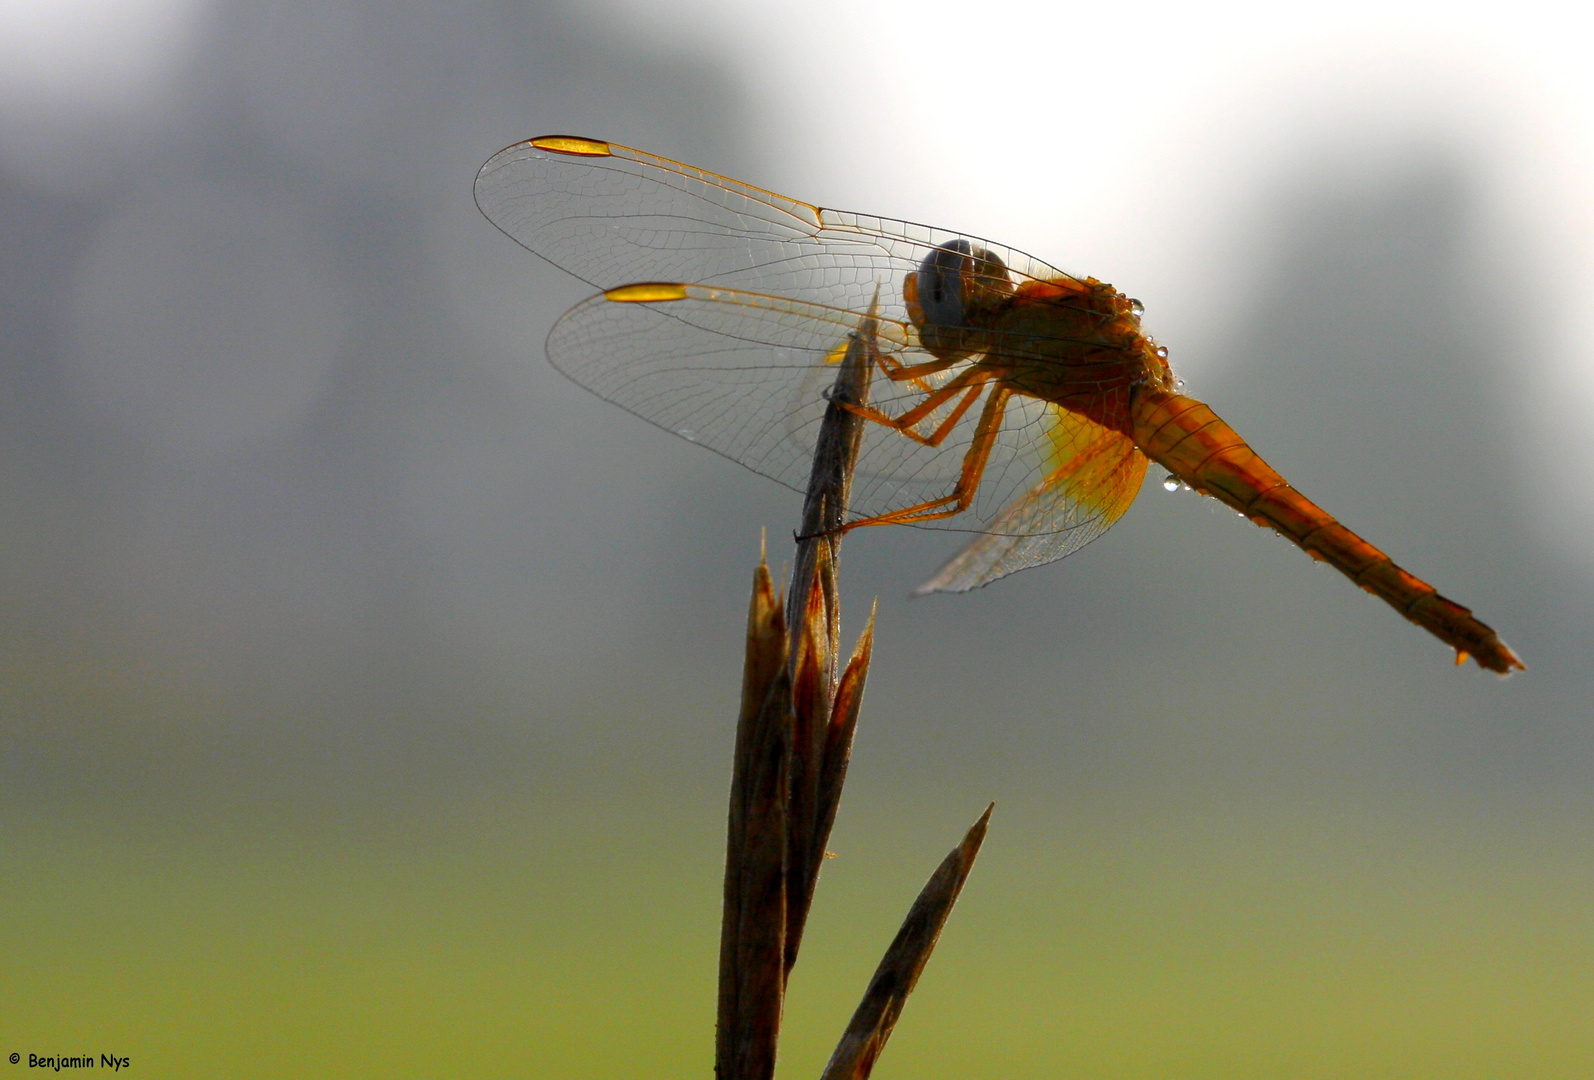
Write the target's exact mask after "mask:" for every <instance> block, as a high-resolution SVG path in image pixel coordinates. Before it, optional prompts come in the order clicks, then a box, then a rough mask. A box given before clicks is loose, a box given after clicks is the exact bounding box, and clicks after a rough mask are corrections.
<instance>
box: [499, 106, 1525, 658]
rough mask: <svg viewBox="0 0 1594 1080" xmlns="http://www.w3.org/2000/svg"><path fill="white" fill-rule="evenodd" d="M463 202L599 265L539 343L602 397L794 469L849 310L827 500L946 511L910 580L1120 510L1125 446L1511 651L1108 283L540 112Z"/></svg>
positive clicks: (702, 440)
mask: <svg viewBox="0 0 1594 1080" xmlns="http://www.w3.org/2000/svg"><path fill="white" fill-rule="evenodd" d="M475 194H476V204H477V206H479V207H480V208H481V211H482V213H483V214H484V215H485V216H486V217H487V219H488V220H489V221H490V222H492V223H493V224H494V225H496V226H497V227H498V228H499V229H500V230H502V231H503V232H504V233H506V234H507V235H508V236H510V237H511V238H512V239H514V240H515V241H516V242H518V243H519V244H521V245H522V246H523V247H525V248H527V249H528V250H530V251H531V252H533V253H534V254H536V255H538V256H541V257H542V258H543V259H546V260H547V261H548V262H550V263H552V264H553V265H555V266H557V267H559V268H561V269H562V270H565V271H567V272H569V273H571V274H573V275H575V276H576V277H578V278H580V279H581V280H583V281H585V282H587V283H588V284H590V285H592V286H593V287H594V288H597V289H599V290H601V291H600V292H599V293H598V294H597V295H595V296H592V297H591V298H589V299H587V300H585V301H583V302H582V303H580V304H577V305H576V306H575V307H574V308H572V309H571V310H570V311H568V312H566V313H565V314H564V315H563V316H561V317H560V319H559V320H558V322H556V323H555V324H554V326H553V328H552V330H551V331H550V332H549V334H548V340H547V352H548V359H549V360H550V361H551V362H552V364H553V366H554V367H555V368H556V369H558V370H559V371H560V372H562V373H563V374H565V375H566V376H568V377H569V378H571V379H572V380H574V381H575V382H576V383H578V384H579V385H581V386H583V387H585V388H586V389H588V390H590V391H592V392H593V393H595V394H597V395H598V396H599V397H601V398H604V399H606V400H608V401H610V402H613V403H614V404H616V405H619V406H620V407H621V408H623V409H626V410H628V411H630V412H632V413H635V414H636V415H638V416H640V417H642V418H643V419H645V420H648V421H650V422H652V423H654V424H657V425H659V426H660V427H663V428H665V429H666V430H668V431H672V432H674V433H676V434H678V435H680V436H682V437H684V438H686V439H688V440H690V441H692V442H695V443H697V444H698V445H700V446H704V447H706V448H708V449H710V450H713V451H715V452H717V453H719V454H722V455H724V456H725V457H727V458H730V459H731V460H733V461H736V462H739V463H740V464H742V465H744V466H746V467H748V468H750V469H752V470H753V471H754V472H757V473H760V474H762V475H764V476H767V477H770V478H772V479H774V480H776V481H779V482H780V483H783V484H785V485H787V486H789V487H792V488H794V489H795V490H797V491H803V490H805V489H806V485H807V481H808V478H809V471H810V466H811V455H812V453H813V446H814V439H815V435H816V432H817V429H818V426H819V424H820V422H821V420H822V419H823V417H824V414H825V410H826V408H827V406H828V405H829V404H830V394H829V392H828V391H829V387H830V385H831V383H832V382H833V381H834V378H835V374H836V371H837V370H838V364H839V363H840V362H841V361H842V359H843V357H845V356H846V355H847V354H848V345H849V343H850V342H853V341H856V340H857V339H858V335H859V334H860V333H861V332H867V333H868V335H869V338H870V340H869V343H868V344H869V346H870V347H869V350H868V354H869V356H870V360H869V363H870V365H871V367H872V369H873V370H872V372H871V376H872V384H871V390H870V393H869V397H868V399H867V400H866V401H865V402H863V403H849V404H847V405H846V407H847V408H848V409H850V410H851V411H853V412H855V413H857V414H858V415H859V416H861V417H862V418H863V419H864V420H866V421H867V422H866V423H864V424H862V425H861V426H862V428H863V439H862V444H861V447H860V450H859V453H858V473H857V476H856V477H855V479H854V482H853V488H852V501H851V504H850V506H849V509H848V517H847V519H846V521H845V523H844V525H843V526H842V528H843V529H844V530H850V529H854V528H858V527H862V526H870V525H887V524H901V525H912V526H919V527H924V528H952V529H963V530H966V531H969V532H971V533H973V534H974V535H973V537H972V538H971V540H970V541H969V542H968V543H967V544H966V545H965V546H964V547H963V548H962V549H961V550H960V551H959V552H958V553H957V554H955V555H954V556H953V557H952V558H951V560H950V561H949V562H947V564H946V565H945V566H943V567H942V568H941V570H940V571H939V572H938V573H936V574H935V576H934V577H932V578H931V579H930V580H929V581H928V582H926V583H925V584H924V585H923V586H921V588H920V589H919V591H920V592H962V591H966V590H969V589H972V588H975V587H977V586H981V585H984V584H987V583H988V582H991V581H994V580H996V579H997V578H1000V577H1004V576H1006V575H1008V574H1011V573H1013V572H1015V571H1017V570H1022V569H1025V568H1028V567H1033V566H1039V565H1041V564H1044V563H1049V562H1052V561H1054V560H1056V559H1060V558H1062V557H1064V556H1066V555H1069V554H1072V553H1073V552H1075V551H1078V550H1079V549H1080V548H1082V547H1084V546H1085V545H1086V544H1088V543H1090V542H1091V541H1092V540H1094V539H1096V538H1097V537H1098V536H1100V535H1101V534H1102V533H1104V532H1105V531H1106V530H1107V529H1108V528H1109V527H1110V526H1111V525H1112V524H1113V523H1114V522H1116V521H1117V520H1118V519H1119V518H1120V517H1122V516H1123V514H1124V512H1125V511H1126V510H1128V508H1129V505H1130V504H1131V503H1132V502H1133V501H1134V500H1135V497H1136V496H1137V495H1138V494H1139V492H1140V490H1141V487H1142V486H1143V481H1144V479H1145V476H1146V471H1147V466H1148V464H1149V463H1150V462H1156V463H1157V464H1158V465H1160V466H1162V467H1163V468H1164V469H1166V470H1167V471H1168V474H1169V476H1168V480H1167V481H1166V483H1167V484H1169V485H1171V486H1179V485H1183V486H1187V487H1189V488H1192V489H1194V490H1195V491H1198V492H1200V493H1202V494H1204V495H1208V496H1211V497H1213V498H1216V499H1218V500H1219V501H1221V502H1223V503H1225V504H1226V505H1228V506H1229V507H1231V508H1233V509H1234V510H1236V511H1238V512H1239V513H1240V514H1242V515H1244V516H1245V517H1247V518H1249V519H1251V520H1252V521H1254V522H1256V523H1257V524H1258V525H1262V526H1264V527H1266V528H1269V529H1272V530H1273V531H1275V532H1277V533H1279V534H1280V535H1281V536H1283V537H1285V538H1286V539H1287V540H1289V541H1290V542H1291V543H1293V544H1295V545H1296V546H1298V547H1299V548H1301V549H1302V550H1303V551H1305V552H1306V554H1307V555H1309V556H1311V557H1312V558H1313V559H1316V560H1318V561H1321V562H1326V563H1328V564H1329V565H1331V566H1333V567H1334V568H1335V569H1337V570H1339V571H1340V572H1341V573H1343V574H1345V576H1347V577H1349V578H1350V579H1351V580H1352V581H1353V582H1355V583H1356V584H1357V585H1359V586H1361V587H1362V588H1363V589H1364V590H1366V591H1367V592H1369V593H1372V594H1373V595H1374V596H1377V597H1380V598H1382V599H1383V600H1384V601H1386V602H1387V603H1388V604H1389V605H1390V606H1392V607H1393V608H1394V609H1395V610H1396V611H1398V612H1400V613H1401V614H1402V615H1404V616H1405V617H1406V618H1407V619H1408V620H1410V621H1411V622H1413V623H1415V624H1416V625H1418V626H1420V627H1422V628H1423V629H1425V630H1427V631H1428V632H1429V633H1431V634H1433V635H1434V636H1435V637H1437V638H1439V639H1440V640H1441V641H1443V642H1444V643H1445V644H1447V645H1449V646H1450V647H1451V648H1453V649H1454V650H1455V653H1456V663H1457V664H1458V665H1459V664H1462V663H1465V662H1466V660H1467V658H1468V657H1471V658H1473V659H1474V660H1476V662H1477V663H1478V665H1479V666H1480V667H1482V668H1485V669H1487V670H1490V671H1494V672H1498V673H1500V674H1502V675H1505V674H1509V673H1510V672H1511V671H1513V670H1522V669H1524V665H1523V663H1522V661H1521V659H1519V658H1518V657H1517V655H1516V653H1514V652H1513V651H1512V650H1511V648H1510V647H1509V646H1507V645H1506V644H1505V643H1504V642H1503V641H1501V640H1500V637H1499V635H1497V634H1496V633H1495V632H1494V631H1493V630H1492V629H1490V628H1489V627H1488V626H1486V625H1485V624H1484V623H1482V622H1481V621H1479V620H1478V619H1477V618H1475V617H1474V616H1473V614H1472V612H1471V611H1470V610H1469V609H1467V608H1465V607H1462V606H1461V605H1460V604H1457V603H1455V602H1454V601H1452V600H1449V599H1446V598H1445V597H1443V596H1441V595H1439V593H1438V591H1437V590H1436V589H1435V588H1434V587H1433V586H1432V585H1429V584H1428V583H1427V582H1424V581H1422V580H1420V579H1419V578H1417V577H1415V576H1413V575H1412V574H1409V573H1407V572H1406V571H1405V570H1403V569H1401V568H1400V567H1399V566H1397V565H1395V563H1394V562H1393V560H1391V559H1390V557H1389V556H1388V555H1386V554H1384V553H1383V552H1382V551H1380V550H1379V549H1378V548H1376V547H1374V546H1373V545H1372V544H1370V543H1368V542H1367V541H1365V540H1363V539H1362V538H1361V537H1359V536H1357V535H1356V534H1355V533H1353V532H1351V530H1350V529H1348V528H1346V527H1345V526H1344V525H1342V524H1341V523H1340V522H1339V521H1338V520H1337V519H1335V518H1334V517H1333V516H1331V515H1330V514H1328V513H1327V512H1326V511H1324V510H1322V509H1321V508H1319V507H1318V506H1317V505H1316V504H1314V503H1313V502H1311V501H1310V500H1308V499H1307V498H1306V497H1305V496H1304V495H1302V494H1301V493H1300V492H1298V491H1296V489H1295V488H1294V487H1292V486H1291V485H1290V484H1289V482H1288V481H1286V480H1285V479H1284V477H1282V476H1281V475H1279V473H1278V472H1276V471H1275V470H1274V469H1273V468H1272V467H1270V466H1269V465H1268V464H1267V463H1266V462H1265V461H1263V460H1262V458H1261V457H1260V456H1258V455H1257V453H1256V452H1255V451H1254V450H1252V449H1251V448H1250V446H1248V445H1247V444H1246V442H1245V441H1244V440H1243V439H1242V438H1241V437H1240V436H1239V434H1238V433H1237V432H1235V431H1234V429H1233V428H1231V427H1230V426H1229V425H1228V424H1227V423H1225V422H1224V421H1223V420H1222V419H1220V418H1219V417H1218V416H1217V414H1216V413H1214V412H1213V410H1212V409H1211V408H1210V407H1209V406H1208V405H1206V404H1205V403H1204V402H1202V401H1199V400H1197V399H1196V398H1194V397H1191V396H1190V395H1188V394H1185V393H1183V392H1182V385H1183V384H1182V383H1181V382H1180V381H1179V380H1178V379H1176V378H1175V377H1174V375H1173V373H1172V371H1171V370H1170V368H1169V366H1168V350H1167V349H1166V348H1165V347H1163V346H1161V345H1159V344H1158V343H1157V342H1156V340H1155V339H1154V338H1152V337H1151V336H1150V335H1148V334H1147V333H1146V332H1145V330H1144V328H1143V326H1142V315H1143V313H1144V308H1143V306H1142V305H1141V304H1140V302H1139V301H1138V300H1134V299H1132V298H1130V297H1128V296H1126V295H1125V294H1124V293H1122V292H1120V291H1118V290H1117V289H1115V288H1114V287H1113V286H1111V285H1108V284H1106V283H1104V282H1101V281H1097V280H1096V279H1095V278H1091V277H1078V276H1075V275H1073V274H1068V273H1065V272H1063V271H1061V270H1059V269H1057V268H1056V267H1053V266H1050V265H1048V264H1047V263H1044V262H1042V261H1041V260H1039V259H1037V258H1035V257H1033V256H1030V255H1027V254H1025V253H1024V252H1021V251H1018V250H1016V249H1014V248H1009V247H1005V246H1002V245H1000V244H996V243H993V242H990V241H987V240H983V239H979V238H977V237H972V236H967V235H964V234H961V233H956V232H952V231H949V230H945V229H939V228H933V227H929V226H925V225H918V224H914V223H912V222H906V221H897V220H894V219H891V218H885V217H878V216H874V215H869V214H859V213H851V212H847V211H840V210H831V209H826V208H822V207H819V206H815V205H812V204H810V203H805V202H800V201H798V200H796V199H791V198H788V197H786V196H784V195H777V194H775V193H774V192H770V191H766V190H763V189H762V188H758V187H754V186H752V185H750V184H744V183H741V182H739V181H736V180H732V179H729V178H728V177H724V176H720V175H717V174H715V173H712V172H708V171H705V170H702V169H696V168H693V167H691V166H688V165H683V164H681V163H679V162H675V161H671V160H669V159H667V158H662V157H657V156H655V155H652V154H648V153H644V152H642V151H640V150H633V149H630V148H628V147H624V146H620V145H618V144H614V143H609V142H604V141H602V140H598V139H589V138H582V137H576V136H564V135H558V136H544V137H540V138H535V139H530V140H527V141H525V142H521V143H517V144H515V145H514V146H510V147H507V148H505V149H504V150H502V151H500V152H499V153H497V154H495V155H494V156H493V157H492V158H491V159H490V160H489V161H488V162H487V163H486V164H485V165H484V166H482V169H481V172H480V173H479V174H478V175H477V178H476V185H475Z"/></svg>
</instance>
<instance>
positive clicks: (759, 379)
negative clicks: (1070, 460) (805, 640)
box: [548, 284, 1054, 531]
mask: <svg viewBox="0 0 1594 1080" xmlns="http://www.w3.org/2000/svg"><path fill="white" fill-rule="evenodd" d="M863 321H864V316H862V315H860V314H859V313H857V312H853V311H846V310H843V309H840V308H832V307H827V306H824V305H819V304H809V303H804V302H802V301H798V300H791V299H788V298H786V297H776V296H767V295H763V294H758V293H748V292H743V291H741V290H734V289H716V288H709V287H706V286H701V285H684V284H681V285H638V286H628V287H622V288H619V289H613V290H610V291H609V292H607V293H601V294H599V295H597V296H594V297H592V298H591V299H589V300H586V301H584V302H582V303H581V304H578V305H577V306H576V307H574V308H572V309H571V310H570V311H569V312H567V313H566V314H565V315H564V316H563V317H562V318H561V319H560V320H559V321H558V322H557V323H556V324H555V325H554V328H553V330H552V331H551V332H550V333H549V335H548V357H549V359H550V360H551V361H552V362H553V365H554V367H556V368H558V369H559V370H560V371H561V372H563V373H564V374H566V375H568V376H569V377H570V378H571V379H573V380H574V381H576V382H577V383H579V384H581V385H582V386H584V387H586V388H587V389H589V390H591V391H592V392H594V393H596V394H597V395H599V396H600V397H602V398H604V399H606V400H608V401H612V402H614V403H615V404H616V405H619V406H621V407H622V408H625V409H627V410H629V411H630V412H633V413H635V414H637V415H638V416H641V417H642V418H643V419H646V420H648V421H650V422H652V423H654V424H657V425H659V426H660V427H662V428H665V429H666V430H669V431H672V432H674V433H676V434H677V435H680V436H682V437H683V438H686V439H689V440H691V441H692V442H695V443H698V444H699V445H702V446H706V447H708V448H709V449H711V450H714V451H716V452H717V453H720V454H723V455H725V456H726V457H729V458H731V459H732V460H735V461H737V462H740V463H741V464H743V465H745V466H747V467H748V468H750V469H752V470H753V471H755V472H758V473H761V474H763V475H764V476H768V477H770V478H772V479H774V480H778V481H779V482H781V483H783V484H786V485H787V486H789V487H792V488H794V489H796V490H798V491H801V490H804V488H805V487H806V484H807V481H808V474H809V470H810V468H811V465H812V457H813V452H814V442H815V439H816V437H817V433H818V426H819V422H820V420H821V419H822V418H823V416H824V413H825V407H826V405H827V400H826V397H825V391H826V390H827V388H828V387H829V385H830V384H831V383H832V382H833V381H834V379H835V374H836V371H837V367H836V365H837V363H838V362H839V361H840V359H841V358H842V356H843V355H844V354H845V351H846V345H847V342H848V340H849V335H850V334H852V333H854V332H855V331H857V330H858V328H859V327H860V325H861V324H862V323H863ZM876 345H877V348H878V350H879V352H880V354H881V356H882V357H883V358H884V363H885V364H886V365H890V364H892V363H896V364H901V365H910V366H911V365H914V364H920V363H925V362H927V361H928V360H929V359H930V357H929V356H928V355H927V354H926V353H924V352H923V351H922V350H920V349H919V348H918V347H917V346H916V338H915V336H914V334H913V333H912V331H911V329H910V328H909V327H908V326H906V325H905V324H903V323H901V322H898V321H894V320H890V319H881V320H879V322H878V330H877V341H876ZM971 363H973V361H967V362H965V363H964V364H961V365H958V366H955V367H953V368H950V369H947V370H945V371H942V372H940V373H937V374H936V375H933V376H930V377H928V378H925V379H922V380H916V381H911V382H910V381H896V380H892V379H891V378H890V377H889V376H888V375H886V374H884V373H883V372H882V371H881V370H879V369H877V370H876V371H875V373H874V378H873V380H872V385H871V387H870V399H869V404H870V405H872V406H873V407H874V408H876V409H879V410H880V411H881V412H883V413H885V414H887V415H892V416H896V415H901V414H902V413H904V412H906V411H907V410H908V409H910V408H912V407H914V406H915V405H918V404H919V403H920V402H921V401H923V400H924V398H925V396H926V394H928V393H932V392H934V391H935V390H936V389H937V388H939V387H941V386H943V385H945V384H946V383H947V382H948V381H949V380H951V379H954V378H956V377H957V376H958V375H959V374H960V373H962V372H963V371H965V370H966V369H967V367H968V366H969V364H971ZM989 387H990V384H989V383H983V384H980V385H976V386H974V387H972V388H971V389H970V390H969V391H968V393H971V394H973V395H974V399H975V400H973V401H972V402H970V403H969V405H968V408H966V409H965V410H964V412H963V415H962V416H961V418H960V419H958V420H957V421H956V422H955V423H950V424H947V426H946V427H945V434H944V438H943V439H942V441H940V443H939V444H938V445H936V446H927V445H925V444H924V443H922V442H919V441H915V440H913V439H910V438H908V437H907V436H905V435H903V434H902V433H900V432H898V431H896V430H894V429H892V428H890V427H888V426H886V425H883V424H879V423H873V422H870V423H865V424H864V426H863V441H862V447H861V449H860V452H859V467H858V474H857V477H856V479H855V481H854V484H853V491H852V494H853V505H852V508H851V513H850V515H849V516H850V519H852V520H857V519H860V518H865V517H875V516H878V515H881V514H885V513H889V512H891V511H894V510H902V509H905V508H908V507H913V506H916V505H918V504H920V503H923V502H926V501H929V500H932V499H937V498H941V497H944V496H946V495H949V494H950V493H951V491H952V489H953V486H954V485H955V483H956V481H957V479H958V476H959V475H960V473H961V472H962V468H963V461H964V458H965V456H966V455H967V453H968V450H969V447H970V445H971V443H972V441H973V435H974V428H975V426H976V424H977V422H978V418H979V416H980V413H981V409H982V405H983V397H984V395H986V394H988V393H989ZM963 400H964V396H963V395H962V394H959V395H954V396H952V397H950V398H948V399H947V400H946V401H944V402H943V403H942V404H941V405H940V406H939V407H937V408H936V409H935V410H933V411H932V412H931V413H930V414H929V415H928V416H926V417H925V419H924V420H923V421H921V423H920V424H919V425H918V426H917V428H916V430H917V431H919V432H920V433H921V434H928V433H929V432H932V431H935V430H936V429H937V428H940V427H941V426H942V425H943V422H945V421H948V420H949V418H951V417H952V416H953V414H954V413H955V412H956V410H957V406H958V405H959V404H960V403H961V402H963ZM1051 416H1052V413H1051V412H1050V411H1048V407H1047V406H1045V405H1044V404H1043V403H1041V402H1038V401H1033V400H1031V399H1022V398H1016V397H1015V398H1012V399H1010V402H1009V406H1008V408H1007V410H1006V413H1005V415H1004V417H1003V422H1002V425H1001V427H1000V429H999V430H998V432H997V434H996V438H995V446H994V448H993V449H992V451H991V454H990V459H989V463H988V465H987V467H986V474H985V482H984V483H982V484H981V486H980V488H979V493H978V495H977V497H976V499H975V501H974V505H973V507H972V508H971V509H970V511H969V512H968V513H966V514H963V515H960V516H958V517H956V518H951V519H948V520H945V521H940V522H934V523H930V524H931V525H932V527H937V528H952V529H967V530H974V531H979V530H981V529H983V528H986V527H988V525H989V522H990V521H991V519H993V518H995V517H996V516H997V514H998V513H999V512H1000V510H1001V508H1002V507H1003V506H1005V505H1006V504H1007V503H1008V502H1009V501H1011V499H1012V498H1013V497H1014V495H1015V494H1017V493H1019V492H1021V491H1024V490H1026V489H1027V488H1029V487H1030V486H1032V485H1033V484H1034V483H1036V482H1037V481H1038V479H1039V478H1040V476H1041V470H1042V469H1043V468H1044V467H1045V464H1046V462H1047V461H1049V460H1050V459H1051V457H1052V451H1051V450H1050V443H1048V442H1047V441H1046V440H1048V439H1049V438H1050V437H1051V432H1052V428H1053V427H1054V425H1053V424H1052V423H1051V420H1050V417H1051Z"/></svg>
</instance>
